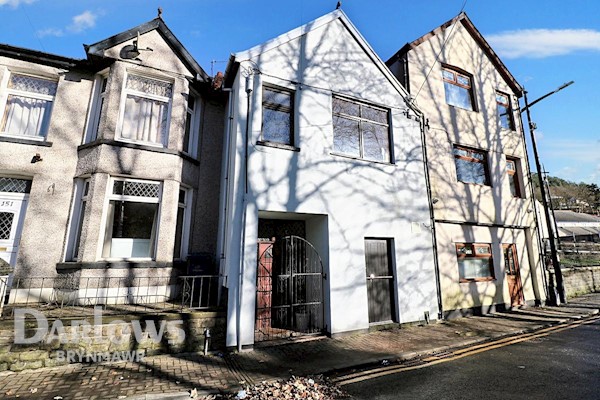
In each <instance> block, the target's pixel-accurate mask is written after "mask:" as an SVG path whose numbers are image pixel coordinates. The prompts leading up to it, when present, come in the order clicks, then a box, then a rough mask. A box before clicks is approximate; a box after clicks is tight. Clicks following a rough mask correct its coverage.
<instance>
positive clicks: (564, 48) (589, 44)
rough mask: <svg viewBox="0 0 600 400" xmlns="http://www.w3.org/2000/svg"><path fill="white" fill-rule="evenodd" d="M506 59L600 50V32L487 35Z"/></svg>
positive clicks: (533, 31) (532, 31) (535, 31)
mask: <svg viewBox="0 0 600 400" xmlns="http://www.w3.org/2000/svg"><path fill="white" fill-rule="evenodd" d="M486 39H487V40H488V41H489V42H490V44H491V45H492V47H493V48H494V50H495V51H496V52H497V53H498V54H499V55H500V56H502V57H505V58H520V57H525V58H544V57H552V56H562V55H565V54H569V53H573V52H576V51H600V32H599V31H595V30H592V29H523V30H516V31H507V32H501V33H497V34H493V35H488V36H486Z"/></svg>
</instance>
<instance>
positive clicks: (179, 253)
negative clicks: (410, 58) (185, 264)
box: [173, 186, 192, 260]
mask: <svg viewBox="0 0 600 400" xmlns="http://www.w3.org/2000/svg"><path fill="white" fill-rule="evenodd" d="M191 204H192V189H188V188H185V187H183V186H182V187H180V189H179V199H178V202H177V225H176V227H175V245H174V248H173V259H175V260H185V259H186V258H187V256H188V244H189V241H190V216H191Z"/></svg>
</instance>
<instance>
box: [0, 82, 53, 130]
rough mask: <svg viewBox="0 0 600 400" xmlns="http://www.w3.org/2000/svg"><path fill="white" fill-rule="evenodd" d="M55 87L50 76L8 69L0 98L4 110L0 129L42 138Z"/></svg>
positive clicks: (47, 123) (46, 125)
mask: <svg viewBox="0 0 600 400" xmlns="http://www.w3.org/2000/svg"><path fill="white" fill-rule="evenodd" d="M56 87H57V82H56V81H54V80H50V79H45V78H39V77H34V76H30V75H24V74H17V73H11V74H10V77H9V78H8V83H7V86H6V91H5V97H3V99H2V100H3V102H4V113H3V116H2V121H1V123H0V133H1V134H3V135H10V136H20V137H24V138H27V139H35V140H44V139H45V138H46V135H47V133H48V125H49V123H50V113H51V111H52V103H53V102H54V96H55V95H56Z"/></svg>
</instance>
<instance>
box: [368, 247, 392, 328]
mask: <svg viewBox="0 0 600 400" xmlns="http://www.w3.org/2000/svg"><path fill="white" fill-rule="evenodd" d="M390 255H391V241H390V240H387V239H365V258H366V260H365V261H366V270H367V295H368V302H369V323H377V322H386V321H393V320H394V317H395V308H394V273H393V270H392V260H391V256H390Z"/></svg>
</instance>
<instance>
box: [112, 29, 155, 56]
mask: <svg viewBox="0 0 600 400" xmlns="http://www.w3.org/2000/svg"><path fill="white" fill-rule="evenodd" d="M139 42H140V31H138V33H137V38H136V39H135V40H134V41H133V44H128V45H127V46H123V48H122V49H121V51H120V52H119V56H120V57H121V58H123V59H125V60H134V59H136V58H137V57H138V56H139V55H140V52H141V51H153V50H152V49H151V48H150V47H146V48H145V49H140V48H139V45H138V44H139Z"/></svg>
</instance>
